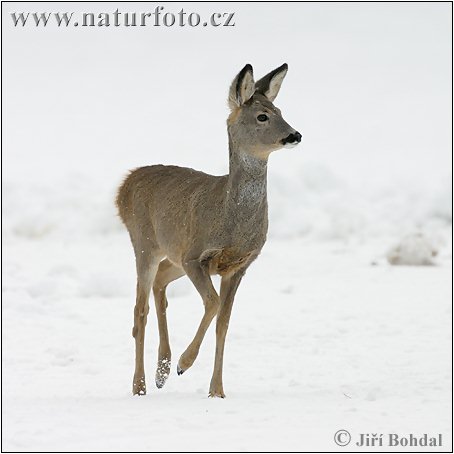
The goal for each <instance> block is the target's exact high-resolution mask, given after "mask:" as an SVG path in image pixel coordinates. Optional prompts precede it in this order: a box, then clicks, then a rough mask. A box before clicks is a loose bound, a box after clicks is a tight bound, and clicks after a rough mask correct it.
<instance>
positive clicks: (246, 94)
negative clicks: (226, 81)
mask: <svg viewBox="0 0 454 454" xmlns="http://www.w3.org/2000/svg"><path fill="white" fill-rule="evenodd" d="M254 92H255V82H254V75H253V73H252V66H251V65H246V66H245V67H244V68H243V69H242V70H241V71H240V72H239V74H238V75H237V76H236V77H235V79H234V80H233V82H232V85H231V86H230V91H229V106H230V109H232V110H234V109H235V108H236V107H240V106H242V105H243V104H244V103H245V102H247V101H249V99H251V98H252V95H253V94H254Z"/></svg>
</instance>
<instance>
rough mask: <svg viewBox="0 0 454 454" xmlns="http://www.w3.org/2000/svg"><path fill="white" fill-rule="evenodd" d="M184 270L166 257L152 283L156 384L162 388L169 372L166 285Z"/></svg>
mask: <svg viewBox="0 0 454 454" xmlns="http://www.w3.org/2000/svg"><path fill="white" fill-rule="evenodd" d="M184 274H185V272H184V271H183V270H182V269H181V268H179V267H177V266H176V265H174V264H173V263H172V262H170V261H169V260H168V259H165V260H163V261H162V262H161V263H160V264H159V268H158V272H157V274H156V277H155V279H154V283H153V294H154V300H155V306H156V315H157V317H158V328H159V350H158V365H157V368H156V379H155V380H156V386H157V387H158V388H162V387H163V386H164V384H165V382H166V380H167V377H168V376H169V373H170V359H171V352H170V344H169V333H168V331H167V314H166V312H167V306H168V302H167V298H166V287H167V285H169V284H170V283H171V282H172V281H175V280H176V279H179V278H180V277H181V276H184Z"/></svg>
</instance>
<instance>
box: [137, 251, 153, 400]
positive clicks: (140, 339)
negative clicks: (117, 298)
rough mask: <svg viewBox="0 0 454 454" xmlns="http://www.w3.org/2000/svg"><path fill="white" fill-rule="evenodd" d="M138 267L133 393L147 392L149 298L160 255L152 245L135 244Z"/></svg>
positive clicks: (141, 393)
mask: <svg viewBox="0 0 454 454" xmlns="http://www.w3.org/2000/svg"><path fill="white" fill-rule="evenodd" d="M134 250H135V253H136V267H137V294H136V305H135V307H134V327H133V329H132V336H133V337H134V339H135V341H136V364H135V372H134V379H133V385H132V393H133V394H139V395H143V394H146V384H145V368H144V341H145V326H146V324H147V315H148V312H149V310H150V307H149V305H148V300H149V297H150V290H151V284H152V282H153V280H154V277H155V275H156V272H157V269H158V264H159V261H160V257H159V256H158V254H156V253H155V252H157V251H155V250H153V248H151V247H149V246H148V247H147V246H143V247H141V245H140V244H134Z"/></svg>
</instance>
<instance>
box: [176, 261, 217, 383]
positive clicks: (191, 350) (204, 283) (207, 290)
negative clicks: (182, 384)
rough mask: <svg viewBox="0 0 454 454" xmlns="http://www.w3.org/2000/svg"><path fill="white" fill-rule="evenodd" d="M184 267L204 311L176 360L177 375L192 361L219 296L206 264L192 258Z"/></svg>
mask: <svg viewBox="0 0 454 454" xmlns="http://www.w3.org/2000/svg"><path fill="white" fill-rule="evenodd" d="M184 269H185V271H186V274H187V275H188V277H189V279H191V281H192V283H193V284H194V286H195V287H196V289H197V291H198V292H199V293H200V296H201V297H202V300H203V304H204V306H205V312H204V314H203V317H202V320H201V322H200V325H199V328H198V329H197V332H196V335H195V337H194V339H193V341H192V342H191V343H190V344H189V346H188V348H187V349H186V350H185V351H184V353H183V354H182V355H181V357H180V360H179V361H178V366H177V373H178V375H181V374H182V373H183V372H185V371H186V370H187V369H189V368H190V367H191V366H192V364H193V363H194V361H195V359H196V358H197V355H198V353H199V349H200V345H201V344H202V341H203V338H204V336H205V333H206V331H207V329H208V327H209V326H210V324H211V321H212V320H213V318H214V316H215V315H216V314H217V312H218V309H219V296H218V294H217V292H216V290H215V289H214V287H213V283H212V282H211V278H210V274H209V272H208V269H207V268H206V266H204V265H203V264H201V263H200V262H199V261H198V260H192V261H190V262H188V263H187V264H186V266H185V268H184Z"/></svg>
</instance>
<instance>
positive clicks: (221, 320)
mask: <svg viewBox="0 0 454 454" xmlns="http://www.w3.org/2000/svg"><path fill="white" fill-rule="evenodd" d="M243 275H244V271H243V270H240V271H238V272H236V273H235V274H233V275H232V276H224V277H223V278H222V280H221V307H220V309H219V313H218V318H217V322H216V356H215V360H214V371H213V377H212V378H211V383H210V392H209V396H210V397H225V394H224V388H223V385H222V364H223V360H224V345H225V337H226V335H227V328H228V326H229V320H230V314H231V313H232V306H233V300H234V298H235V294H236V291H237V289H238V286H239V285H240V282H241V279H242V277H243Z"/></svg>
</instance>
